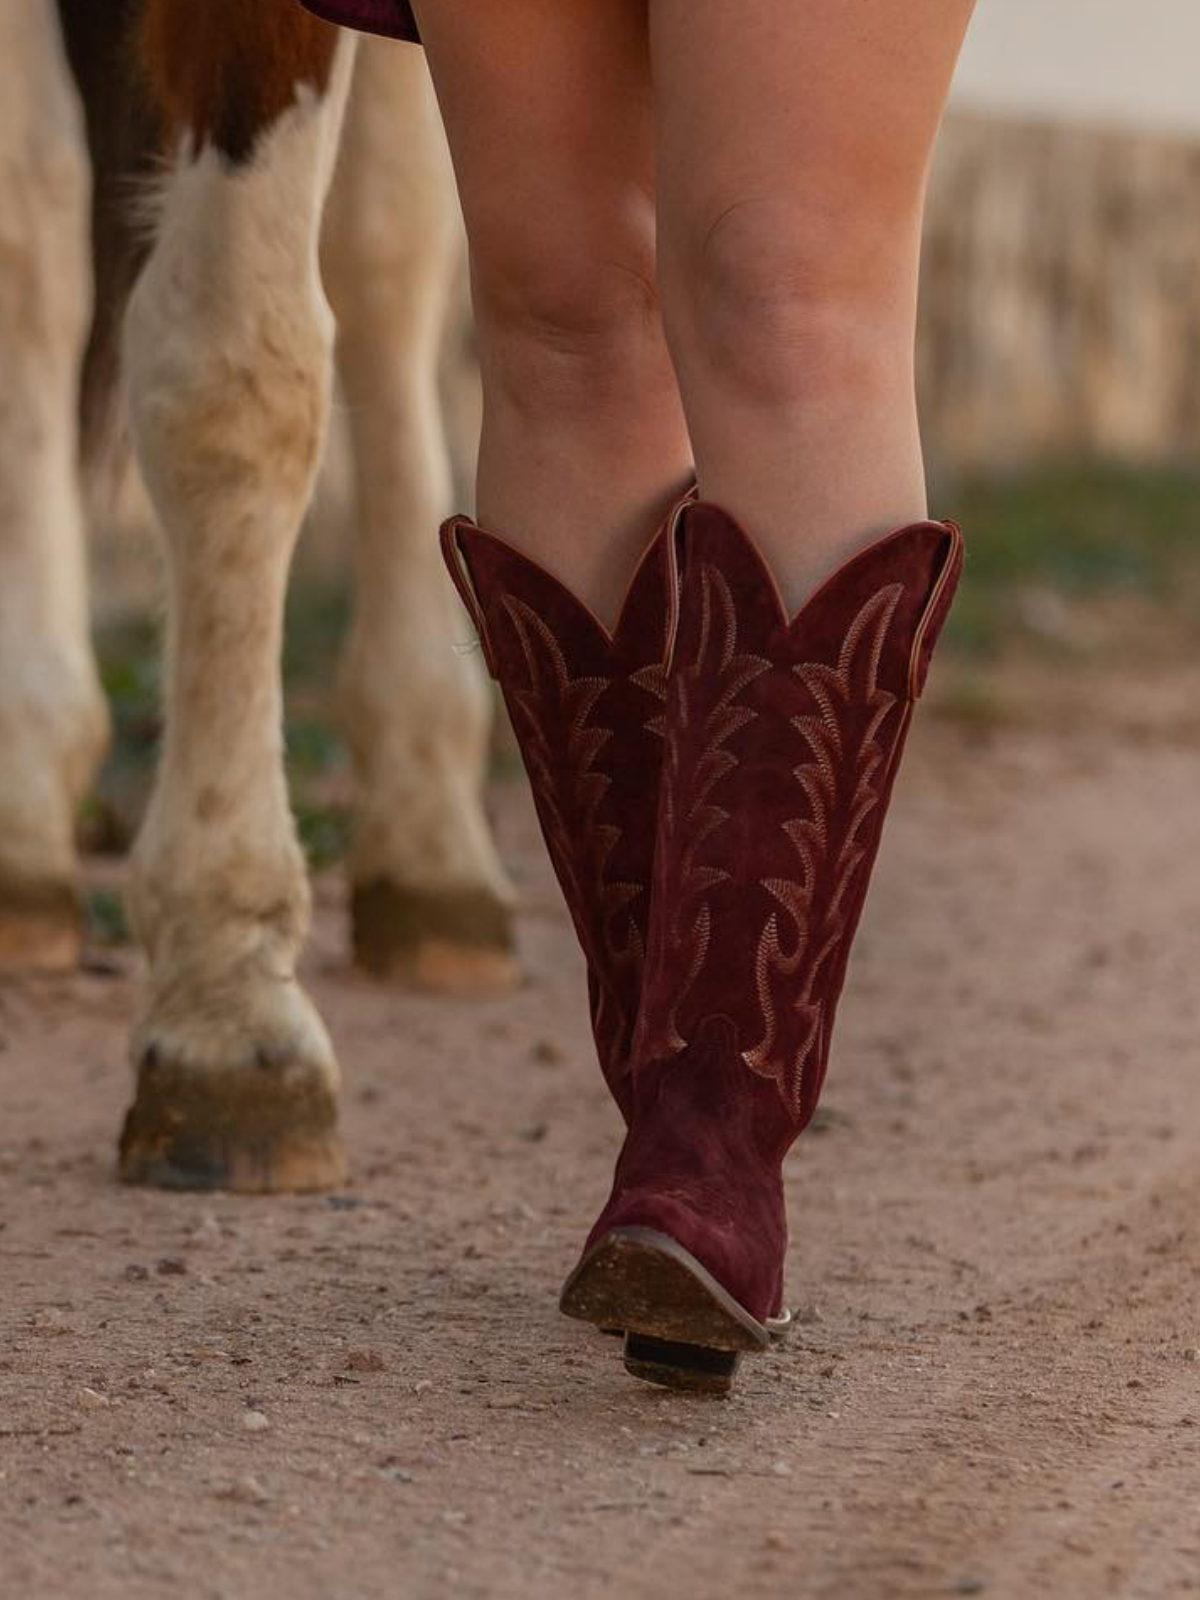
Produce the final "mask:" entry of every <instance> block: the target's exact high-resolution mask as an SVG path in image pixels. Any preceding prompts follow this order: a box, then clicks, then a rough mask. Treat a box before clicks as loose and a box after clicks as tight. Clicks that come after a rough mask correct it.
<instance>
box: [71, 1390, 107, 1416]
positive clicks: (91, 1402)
mask: <svg viewBox="0 0 1200 1600" xmlns="http://www.w3.org/2000/svg"><path fill="white" fill-rule="evenodd" d="M111 1403H112V1402H111V1401H110V1400H109V1398H108V1396H107V1395H106V1394H101V1393H100V1391H99V1390H98V1389H89V1388H87V1387H86V1386H85V1387H84V1388H82V1389H80V1391H79V1393H78V1394H77V1395H76V1396H75V1404H76V1405H77V1406H82V1407H84V1409H85V1410H89V1411H100V1410H102V1409H103V1408H104V1407H105V1406H107V1405H110V1404H111Z"/></svg>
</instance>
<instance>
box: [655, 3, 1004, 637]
mask: <svg viewBox="0 0 1200 1600" xmlns="http://www.w3.org/2000/svg"><path fill="white" fill-rule="evenodd" d="M972 4H973V0H738V3H737V4H736V5H731V4H730V3H729V0H649V10H650V37H651V52H652V60H653V72H654V82H655V106H656V113H655V114H656V118H657V124H658V134H659V159H658V195H659V213H658V215H659V234H658V240H659V272H660V285H661V289H662V295H663V310H664V316H665V319H666V324H667V331H668V337H669V340H670V345H671V351H672V354H673V356H674V360H675V365H676V368H677V370H678V373H679V380H680V385H681V388H682V392H683V401H684V407H685V410H686V413H687V419H688V424H689V428H690V432H691V437H692V442H693V445H694V449H695V457H696V465H697V471H698V476H699V483H700V489H701V493H702V494H703V495H704V496H705V497H706V498H709V499H712V500H716V501H717V502H719V503H720V504H722V505H724V506H726V507H727V509H729V510H730V511H733V512H735V513H736V514H737V515H738V516H739V517H740V518H741V519H742V520H743V521H744V522H745V523H746V525H747V526H748V527H749V528H750V529H751V530H752V531H753V533H754V534H755V535H756V536H757V538H758V539H759V541H760V542H761V543H762V545H763V546H764V547H765V549H766V551H767V554H768V556H769V558H770V560H771V562H772V564H773V566H774V568H775V571H776V573H777V575H778V577H779V579H780V583H781V586H782V588H783V591H784V596H785V599H786V600H787V602H788V604H789V605H790V606H791V607H792V608H793V609H795V608H796V607H798V606H799V605H800V604H801V602H802V601H803V600H804V598H805V597H806V595H807V594H808V593H809V592H810V591H811V590H812V589H813V588H814V587H815V585H816V584H817V582H818V581H819V580H820V579H821V578H822V577H824V576H825V575H826V574H827V573H828V572H829V571H830V570H831V569H832V568H833V567H834V566H836V565H837V564H838V563H839V561H840V560H842V559H843V558H844V557H846V556H847V555H849V554H851V553H852V552H853V551H855V550H856V549H858V548H859V547H861V546H862V545H863V544H864V543H865V542H866V541H867V540H868V539H869V538H870V537H871V536H872V535H874V534H877V533H881V532H884V531H886V530H888V529H891V528H894V527H897V526H899V525H902V524H904V523H906V522H910V521H913V520H915V519H919V518H921V517H923V516H924V515H925V512H926V503H925V482H924V473H923V469H922V462H921V446H920V437H919V433H918V427H917V413H916V403H915V398H914V386H913V343H914V330H915V316H916V299H917V264H918V255H919V241H920V226H921V213H922V204H923V199H924V190H925V176H926V169H927V166H928V161H929V155H930V150H931V146H932V144H933V139H934V135H935V133H936V130H937V126H938V122H939V119H940V116H941V112H942V106H943V103H944V100H945V97H946V92H947V89H948V86H949V82H950V77H951V74H952V72H953V69H954V63H955V61H956V59H957V55H958V50H959V46H960V44H961V42H962V37H963V34H964V32H965V30H966V26H967V22H968V20H969V18H970V14H971V10H972Z"/></svg>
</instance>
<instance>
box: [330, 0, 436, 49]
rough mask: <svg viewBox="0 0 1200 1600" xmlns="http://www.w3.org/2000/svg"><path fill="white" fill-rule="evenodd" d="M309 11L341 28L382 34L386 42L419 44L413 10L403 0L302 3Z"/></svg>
mask: <svg viewBox="0 0 1200 1600" xmlns="http://www.w3.org/2000/svg"><path fill="white" fill-rule="evenodd" d="M300 3H301V5H302V6H304V8H305V10H306V11H311V12H312V13H313V14H314V15H315V16H318V17H323V18H324V19H325V21H326V22H336V23H337V24H338V25H339V27H343V28H358V29H360V30H361V31H362V32H363V33H379V34H382V35H383V36H384V38H386V39H407V40H409V41H410V42H411V43H413V44H420V42H421V35H420V33H419V31H418V29H417V23H416V18H415V17H414V16H413V14H412V9H411V8H410V7H409V6H408V5H406V4H405V3H404V0H300Z"/></svg>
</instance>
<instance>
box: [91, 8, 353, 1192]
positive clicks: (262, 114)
mask: <svg viewBox="0 0 1200 1600" xmlns="http://www.w3.org/2000/svg"><path fill="white" fill-rule="evenodd" d="M264 11H270V12H271V13H272V15H271V16H270V17H268V18H265V19H264ZM260 30H261V31H260ZM281 42H282V43H286V44H287V47H288V54H287V58H286V59H283V60H281V59H279V57H278V56H277V55H267V54H265V52H267V51H268V50H270V51H275V50H276V49H277V48H278V47H279V45H280V43H281ZM351 49H352V47H351V45H350V43H349V38H348V36H344V37H343V39H342V42H341V44H339V43H338V36H337V34H336V32H335V31H334V30H332V29H327V28H325V26H324V25H323V24H317V23H316V22H314V21H313V20H312V19H311V18H310V17H308V14H307V13H305V12H304V11H302V10H301V8H300V7H299V6H298V5H295V4H294V0H269V4H268V0H259V3H258V4H256V5H255V6H250V7H243V6H242V4H241V0H208V3H207V4H206V5H205V6H204V7H200V8H196V7H195V6H194V5H192V4H191V0H161V3H152V4H151V5H150V6H149V7H148V11H147V35H146V43H145V50H146V53H147V57H148V65H149V67H150V75H151V80H152V81H153V82H155V83H156V84H157V85H158V86H159V92H160V94H161V96H162V99H163V104H164V106H165V107H166V109H167V110H168V111H170V112H171V113H172V114H173V115H174V117H175V118H176V120H177V121H178V122H179V125H180V126H179V139H178V151H179V153H178V155H177V157H176V159H175V161H174V164H173V166H172V169H171V172H170V176H169V179H168V181H167V182H166V184H165V186H164V192H163V195H162V200H161V209H160V215H159V220H158V231H157V238H156V241H155V244H154V248H153V251H152V253H151V256H150V259H149V261H148V263H147V266H146V268H145V270H144V272H143V274H142V276H141V278H140V280H139V282H138V285H137V287H136V289H135V291H134V295H133V299H132V301H131V304H130V310H129V318H128V322H127V330H126V350H125V357H126V367H127V371H128V375H129V382H130V414H131V422H132V428H133V435H134V442H135V445H136V448H137V451H138V455H139V459H140V461H141V465H142V469H143V472H144V474H145V477H146V482H147V485H148V488H149V491H150V494H151V497H152V499H153V501H154V505H155V508H156V510H157V513H158V517H159V521H160V523H161V525H162V528H163V532H164V537H165V544H166V557H167V574H168V591H169V597H168V605H169V626H168V653H169V661H168V672H167V708H166V709H167V726H166V739H165V748H164V750H163V755H162V761H161V765H160V769H159V773H158V779H157V784H156V787H155V791H154V795H153V799H152V801H151V804H150V808H149V812H148V814H147V817H146V821H145V824H144V826H143V829H142V832H141V834H140V836H139V838H138V841H137V844H136V846H135V850H134V861H133V885H132V896H131V910H132V913H133V921H134V926H135V929H136V931H137V934H138V937H139V939H140V940H141V941H142V943H143V944H144V946H145V948H146V952H147V954H148V956H149V960H150V992H149V1003H148V1007H147V1009H146V1012H145V1015H144V1017H143V1018H142V1020H141V1022H140V1024H139V1026H138V1027H137V1030H136V1033H135V1037H134V1059H135V1065H136V1068H137V1098H136V1101H135V1103H134V1105H133V1107H132V1109H131V1111H130V1113H129V1116H128V1118H127V1120H126V1125H125V1131H124V1134H123V1136H122V1141H121V1170H122V1175H123V1176H124V1177H125V1178H127V1179H128V1180H131V1181H135V1182H152V1183H159V1184H164V1185H168V1186H179V1187H210V1186H211V1187H221V1188H233V1189H245V1190H265V1189H309V1188H317V1187H322V1186H325V1185H328V1184H331V1183H336V1182H337V1181H338V1180H339V1178H340V1176H341V1173H342V1154H341V1146H340V1141H339V1138H338V1134H337V1127H336V1120H337V1087H338V1071H337V1064H336V1061H335V1058H334V1055H333V1051H332V1048H331V1046H330V1043H329V1039H328V1036H327V1035H326V1032H325V1029H324V1026H323V1025H322V1023H321V1020H320V1018H319V1017H318V1015H317V1013H316V1010H315V1009H314V1007H313V1006H312V1004H311V1002H310V1001H309V999H308V997H307V996H306V995H305V993H304V991H303V990H302V989H301V987H300V984H299V983H298V982H297V979H296V974H295V962H296V957H297V954H298V951H299V949H300V946H301V944H302V942H303V940H304V937H305V934H306V931H307V927H308V920H309V894H308V884H307V877H306V872H305V866H304V861H303V858H302V855H301V852H300V849H299V846H298V844H297V840H296V836H295V830H294V827H293V823H292V818H291V814H290V811H289V807H288V796H287V789H286V782H285V777H284V767H283V748H282V745H283V740H282V696H281V687H280V677H279V656H280V643H281V634H282V622H283V607H284V597H285V589H286V584H287V574H288V566H289V562H290V560H291V556H292V551H293V547H294V545H295V541H296V537H297V531H298V529H299V526H300V521H301V518H302V517H303V514H304V511H305V507H306V506H307V503H308V500H309V496H310V493H311V490H312V483H313V476H314V472H315V469H316V464H317V459H318V456H319V453H320V449H321V444H322V440H323V436H324V432H325V424H326V417H327V411H328V396H329V386H330V374H331V366H332V344H333V319H332V316H331V314H330V311H329V308H328V306H327V304H326V301H325V297H324V294H323V291H322V288H321V283H320V276H319V271H318V262H317V242H318V237H319V227H320V217H321V210H322V205H323V199H324V195H325V191H326V188H327V184H328V179H329V176H330V174H331V172H332V166H333V162H334V158H335V154H336V141H337V130H338V125H339V122H340V115H341V107H342V103H343V100H344V93H345V86H346V83H347V81H348V77H349V70H350V53H351ZM205 50H208V51H210V52H213V53H215V59H212V58H210V59H209V60H207V61H204V60H202V59H198V58H200V57H202V55H203V52H204V51H205Z"/></svg>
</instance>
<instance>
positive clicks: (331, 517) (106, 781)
mask: <svg viewBox="0 0 1200 1600" xmlns="http://www.w3.org/2000/svg"><path fill="white" fill-rule="evenodd" d="M381 48H385V49H386V48H389V46H386V45H385V46H382V47H381ZM1198 53H1200V9H1198V8H1197V7H1195V6H1194V5H1193V4H1192V3H1191V0H1141V3H1140V4H1138V5H1136V6H1134V5H1132V4H1130V3H1129V0H1053V4H1051V5H1047V4H1045V3H1044V0H981V4H980V6H979V9H978V12H977V14H976V18H975V21H974V23H973V26H972V29H971V33H970V36H969V39H968V42H967V47H966V50H965V53H964V56H963V59H962V63H961V68H960V71H959V75H958V79H957V83H956V88H955V92H954V95H953V99H952V104H951V108H950V111H949V114H948V116H947V119H946V124H945V128H944V132H943V136H942V139H941V142H940V145H939V149H938V153H937V158H936V163H935V167H934V172H933V176H932V182H931V190H930V204H929V216H928V228H927V237H926V246H925V276H924V290H923V301H922V317H921V338H920V352H919V370H920V393H921V403H922V410H923V416H924V426H925V438H926V447H927V452H928V457H929V463H930V477H931V491H932V503H933V506H934V508H935V513H936V514H938V515H952V516H955V517H957V518H958V519H959V520H960V521H961V522H962V523H963V524H964V526H965V528H966V530H967V534H968V545H969V550H970V559H969V569H968V575H967V579H966V583H965V588H964V591H963V594H962V599H961V602H960V605H959V606H958V608H957V611H956V615H955V617H954V619H953V620H952V624H951V636H950V650H949V652H948V655H947V660H946V663H945V664H944V665H943V666H942V667H941V668H940V671H939V674H938V676H937V683H936V685H935V692H934V696H933V699H934V704H935V707H936V709H937V711H938V712H939V714H941V715H942V716H944V717H948V718H953V719H955V720H957V721H958V722H959V723H960V724H961V725H962V726H963V727H964V728H966V729H968V730H970V731H971V732H972V733H973V734H974V735H976V736H978V737H980V738H990V737H994V736H996V735H997V734H999V733H1000V732H1001V731H1002V730H1003V729H1005V728H1006V727H1011V726H1013V725H1014V724H1018V723H1019V724H1026V723H1029V722H1032V721H1037V722H1039V723H1045V722H1047V721H1058V722H1062V723H1064V724H1070V723H1072V722H1074V721H1077V720H1078V719H1079V718H1081V717H1084V716H1086V717H1088V718H1094V717H1096V716H1097V715H1105V716H1113V717H1115V718H1117V719H1119V720H1120V721H1121V723H1122V726H1127V727H1130V728H1134V729H1136V730H1140V731H1139V735H1138V736H1144V734H1145V730H1146V728H1147V727H1148V726H1155V727H1168V728H1169V729H1171V730H1172V733H1173V736H1175V735H1179V734H1183V735H1185V736H1187V737H1188V738H1189V739H1190V738H1191V737H1193V736H1200V694H1197V692H1196V690H1197V688H1198V687H1200V685H1198V684H1197V679H1196V670H1197V669H1196V663H1197V660H1198V659H1200V651H1198V650H1197V646H1198V645H1200V624H1198V622H1197V618H1198V617H1200V605H1198V603H1197V602H1198V601H1200V470H1198V465H1197V439H1198V437H1200V94H1198V93H1197V92H1196V90H1195V83H1194V62H1195V61H1196V59H1197V56H1198ZM402 225H403V223H402V219H400V220H398V226H402ZM458 293H459V303H460V313H459V317H458V326H457V328H456V330H455V333H454V336H453V337H452V338H451V339H450V340H449V341H448V344H447V351H446V360H445V392H446V398H447V406H448V412H449V415H450V418H451V428H452V433H453V436H454V444H455V453H456V462H457V471H458V478H459V492H460V501H461V503H463V504H466V503H467V496H468V484H469V480H470V470H471V449H472V438H473V434H474V430H475V427H476V426H477V407H478V395H477V389H476V386H475V380H474V374H473V371H472V357H471V341H470V327H469V316H468V313H467V307H466V290H465V280H464V281H463V283H462V284H460V287H459V291H458ZM137 504H138V502H137V496H136V494H135V495H132V496H128V497H127V498H126V504H125V510H124V513H123V517H122V519H121V520H122V521H123V522H125V523H126V524H131V525H132V526H133V527H134V528H135V529H136V528H137V526H138V525H139V522H140V521H141V520H142V519H141V518H140V517H139V514H138V511H137ZM353 516H354V508H353V504H352V487H351V478H350V473H349V470H348V466H347V460H346V449H345V441H344V438H343V436H342V432H341V429H340V427H339V426H338V425H336V419H335V428H334V432H333V437H332V439H331V443H330V450H329V456H328V460H327V463H326V469H325V472H324V475H323V479H322V485H321V489H320V492H319V494H318V497H317V500H316V503H315V505H314V509H313V513H312V516H311V518H310V526H309V528H308V530H307V533H306V538H305V541H304V545H303V549H302V554H301V557H300V561H299V570H298V578H297V582H296V584H295V586H294V592H293V595H292V602H291V617H290V626H289V639H288V651H287V661H286V670H287V674H288V682H289V705H290V726H289V751H290V761H291V768H292V781H293V790H294V794H295V799H296V807H297V812H298V816H299V820H300V826H301V831H302V834H303V837H304V840H305V844H306V846H307V848H308V849H309V852H310V854H311V856H312V858H313V860H314V862H315V863H316V864H317V865H324V864H328V863H329V862H331V861H334V860H336V859H337V858H338V856H339V855H340V853H341V850H342V847H343V844H344V840H345V830H346V816H347V810H346V798H347V796H346V790H347V776H346V762H345V755H344V751H343V749H342V745H341V741H340V738H339V735H338V732H337V729H336V725H335V722H334V720H333V718H332V715H331V712H330V707H329V705H328V703H327V699H326V686H327V685H328V683H329V681H330V674H329V671H328V668H329V662H330V659H331V657H332V656H333V654H334V653H335V652H336V649H337V644H338V640H339V637H340V634H341V630H342V628H343V626H344V623H345V619H346V615H347V610H348V605H349V596H348V592H347V582H346V553H347V550H348V547H349V542H350V534H349V529H350V524H351V519H352V518H353ZM151 551H152V540H150V539H148V538H146V537H145V536H144V533H143V534H135V535H133V536H132V537H131V536H130V533H129V530H128V527H127V528H126V529H125V531H124V532H123V533H121V532H116V533H114V531H113V530H111V529H109V530H107V531H106V530H98V553H97V569H98V576H99V583H98V595H97V601H98V604H97V616H98V628H99V642H100V648H101V652H102V656H103V663H104V676H105V681H106V684H107V687H108V690H109V693H110V695H111V696H112V700H113V704H114V708H115V712H116V724H117V739H116V741H115V744H114V747H113V751H112V754H111V756H110V759H109V762H108V765H107V767H106V769H105V772H104V775H103V777H102V779H101V782H100V785H99V787H98V790H97V793H96V796H95V799H94V801H93V803H92V806H91V807H90V811H89V819H88V827H89V833H90V842H91V843H92V844H93V845H95V846H100V847H105V846H107V847H119V846H120V845H122V844H123V843H124V842H125V841H126V840H127V839H128V837H129V834H130V830H131V828H132V826H133V822H134V819H135V818H136V815H137V813H138V811H139V809H140V805H141V802H142V797H143V795H144V792H145V784H146V779H147V776H148V773H149V769H150V761H151V758H152V753H153V748H154V742H155V739H156V737H157V732H158V712H157V674H158V651H157V642H156V634H157V621H156V611H155V607H154V604H153V600H152V593H153V565H154V560H155V558H154V556H153V555H152V554H151V553H150V552H151ZM498 751H499V755H498V759H499V760H501V761H503V760H504V759H506V747H505V745H504V741H503V736H501V737H500V740H499V743H498Z"/></svg>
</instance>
